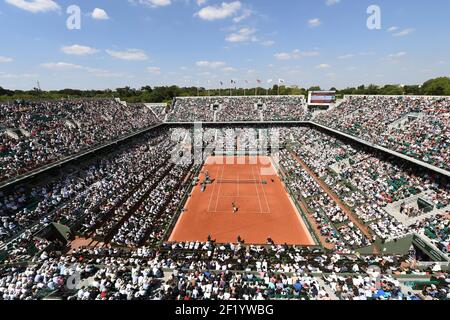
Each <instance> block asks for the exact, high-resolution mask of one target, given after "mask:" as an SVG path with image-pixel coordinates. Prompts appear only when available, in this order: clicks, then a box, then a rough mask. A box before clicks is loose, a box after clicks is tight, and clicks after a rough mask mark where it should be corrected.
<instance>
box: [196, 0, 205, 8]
mask: <svg viewBox="0 0 450 320" xmlns="http://www.w3.org/2000/svg"><path fill="white" fill-rule="evenodd" d="M195 2H196V3H197V5H198V6H199V7H201V6H202V5H204V4H205V3H206V2H208V0H196V1H195Z"/></svg>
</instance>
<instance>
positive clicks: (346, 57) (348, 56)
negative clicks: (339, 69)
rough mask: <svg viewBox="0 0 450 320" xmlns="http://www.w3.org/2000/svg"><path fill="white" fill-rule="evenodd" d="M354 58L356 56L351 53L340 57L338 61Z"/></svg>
mask: <svg viewBox="0 0 450 320" xmlns="http://www.w3.org/2000/svg"><path fill="white" fill-rule="evenodd" d="M353 57H355V55H354V54H353V53H349V54H344V55H342V56H339V57H338V59H340V60H344V59H350V58H353Z"/></svg>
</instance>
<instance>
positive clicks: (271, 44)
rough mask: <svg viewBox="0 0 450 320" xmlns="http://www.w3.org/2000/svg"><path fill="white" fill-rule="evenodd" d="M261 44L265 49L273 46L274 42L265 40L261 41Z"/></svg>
mask: <svg viewBox="0 0 450 320" xmlns="http://www.w3.org/2000/svg"><path fill="white" fill-rule="evenodd" d="M261 44H262V45H263V46H266V47H271V46H273V45H274V44H275V41H273V40H265V41H262V42H261Z"/></svg>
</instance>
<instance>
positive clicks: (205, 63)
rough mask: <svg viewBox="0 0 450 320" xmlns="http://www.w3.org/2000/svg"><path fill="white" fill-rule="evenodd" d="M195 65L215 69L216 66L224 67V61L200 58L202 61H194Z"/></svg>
mask: <svg viewBox="0 0 450 320" xmlns="http://www.w3.org/2000/svg"><path fill="white" fill-rule="evenodd" d="M196 65H197V66H198V67H204V68H211V69H217V68H222V67H225V65H226V63H225V62H223V61H207V60H202V61H197V62H196Z"/></svg>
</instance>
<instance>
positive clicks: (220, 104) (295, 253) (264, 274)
mask: <svg viewBox="0 0 450 320" xmlns="http://www.w3.org/2000/svg"><path fill="white" fill-rule="evenodd" d="M252 99H253V100H252ZM255 99H257V100H255ZM352 99H355V101H356V100H357V98H352ZM360 99H365V100H364V102H353V100H349V101H347V102H346V103H347V104H348V105H347V106H346V105H342V106H341V107H339V108H338V109H336V112H337V114H340V113H341V112H342V114H341V115H342V116H343V117H344V118H346V119H348V120H349V121H350V122H351V123H353V121H363V123H364V121H368V122H367V123H372V126H373V127H374V128H373V130H374V131H370V130H371V128H370V126H366V124H364V125H362V126H361V127H360V126H357V125H355V126H354V127H353V126H352V127H351V128H352V129H351V130H353V131H352V134H354V135H358V136H361V137H363V138H364V139H368V140H369V139H375V138H377V139H378V138H379V137H381V136H382V135H383V130H382V128H381V126H382V125H384V126H385V127H389V128H390V129H392V128H395V130H396V132H397V134H399V135H401V134H402V133H400V131H401V130H400V129H399V128H406V127H407V126H411V127H408V128H409V129H407V130H413V129H412V128H413V127H414V123H416V124H417V125H418V127H420V128H422V129H421V130H423V131H421V132H429V131H430V130H431V129H430V128H429V127H428V124H427V122H426V121H428V120H426V119H431V118H427V117H424V114H431V113H432V114H433V115H432V116H430V117H434V116H436V117H435V118H433V120H432V121H433V122H436V123H437V125H436V130H435V133H437V132H438V131H439V132H441V133H444V137H445V135H446V134H447V136H448V133H447V132H448V115H446V112H447V114H448V104H446V100H445V99H444V100H442V99H441V100H437V99H435V100H433V99H430V100H426V101H425V100H420V99H418V100H416V99H415V98H396V99H397V100H396V102H395V103H394V108H393V111H392V114H389V115H384V114H383V112H386V109H385V107H384V106H385V105H386V104H387V103H390V102H389V101H391V100H389V99H388V98H379V99H380V100H376V99H374V98H370V97H367V98H360ZM383 99H387V100H383ZM390 99H393V98H390ZM297 100H298V101H297ZM372 100H373V101H372ZM430 101H431V102H430ZM350 103H354V104H357V103H358V104H359V103H361V104H362V105H364V106H366V104H367V103H373V104H375V105H376V106H377V107H376V108H375V109H376V110H375V112H374V115H376V117H383V119H384V120H382V121H380V124H376V123H377V121H376V120H375V119H366V118H364V117H366V115H365V114H363V113H362V111H361V110H360V109H361V106H359V107H356V106H355V105H350ZM301 104H302V101H301V98H297V97H267V98H263V97H260V98H242V97H240V98H238V97H230V98H180V99H177V100H176V102H175V109H174V110H172V113H170V115H169V121H194V120H195V121H199V120H200V121H214V120H215V121H251V120H252V121H260V120H261V119H262V118H263V119H265V120H268V119H270V120H274V121H278V120H280V121H281V120H283V121H289V120H299V119H305V116H306V113H305V109H303V107H304V106H303V105H301ZM405 105H407V107H405ZM277 106H279V108H277ZM5 107H6V108H8V109H6V110H7V111H6V112H4V110H3V111H2V110H0V119H1V120H2V122H1V126H2V128H0V129H2V130H6V129H9V131H8V132H9V133H8V134H6V133H5V134H4V135H3V136H2V138H1V139H2V140H1V141H2V144H1V150H0V153H1V156H0V165H1V166H2V169H3V168H6V169H5V170H6V171H4V170H2V173H1V174H0V179H8V178H10V177H12V176H15V175H17V174H20V173H23V172H25V171H23V170H32V169H33V168H36V167H37V166H41V165H44V164H46V163H50V162H52V161H56V160H58V159H61V157H64V156H67V155H71V154H75V153H77V152H80V151H81V150H83V149H85V148H88V147H92V146H94V145H97V144H99V143H103V142H107V141H110V140H111V139H114V138H116V137H119V136H123V135H125V134H127V133H131V132H134V131H136V130H139V129H141V128H144V127H146V126H148V125H150V124H152V123H157V122H158V121H160V120H158V119H157V117H156V116H155V114H154V113H153V112H152V111H151V110H149V109H148V108H147V107H145V106H143V105H129V106H128V107H125V106H123V105H121V104H119V103H117V102H115V101H110V100H95V101H87V100H79V101H71V102H70V103H69V102H68V101H59V102H54V103H16V104H14V105H7V106H5ZM340 108H343V109H347V108H348V109H351V108H353V109H352V110H353V111H351V112H347V111H345V110H344V111H343V110H341V109H340ZM377 108H379V110H378V109H377ZM383 108H384V109H383ZM405 108H406V109H405ZM445 108H447V109H445ZM438 109H439V110H444V111H442V112H440V113H439V112H437V111H436V110H438ZM405 110H406V113H405ZM445 110H447V111H445ZM10 113H13V114H15V115H12V114H10ZM405 114H406V115H408V114H419V116H418V118H414V117H415V116H411V117H413V118H414V119H415V120H407V121H405V122H398V123H396V124H395V126H394V125H393V123H394V122H396V121H398V120H399V119H400V118H401V117H403V116H404V115H405ZM436 114H437V115H436ZM327 117H328V116H320V117H319V119H320V121H325V122H327V121H331V120H330V119H331V118H327ZM369 120H370V121H372V122H370V121H369ZM444 120H445V121H447V122H442V121H444ZM408 121H411V122H408ZM417 121H425V122H423V123H420V124H419V123H418V122H417ZM440 121H441V122H440ZM330 123H331V122H330ZM343 123H344V122H339V121H337V122H336V123H334V122H332V124H333V126H335V125H336V126H338V125H340V124H343ZM345 123H347V122H345ZM375 124H376V125H375ZM441 124H443V125H444V128H441ZM445 126H446V127H445ZM227 128H228V129H229V130H227ZM227 128H224V129H223V130H220V129H214V130H213V133H214V134H212V135H211V136H210V137H209V138H208V139H207V142H206V144H210V143H211V144H212V145H214V146H217V145H221V144H222V145H224V146H225V148H226V146H230V145H231V146H232V150H233V151H235V150H243V149H246V150H257V149H258V147H261V145H264V143H265V142H269V143H270V140H271V138H273V137H276V138H279V139H280V141H278V143H279V146H280V147H281V150H280V152H279V153H278V154H277V156H278V158H279V164H280V169H281V171H282V172H283V174H284V177H285V183H286V185H287V187H288V188H289V189H290V191H291V192H292V193H293V195H294V198H295V199H294V200H295V201H298V202H299V203H302V204H304V205H305V207H306V209H307V211H309V213H310V215H311V218H312V219H313V220H314V223H315V225H316V226H317V228H318V230H319V232H320V236H321V237H323V238H324V239H325V240H326V242H327V244H330V245H331V249H329V250H324V249H319V248H302V247H296V246H287V245H274V244H273V243H271V242H270V241H268V243H267V245H266V246H256V245H245V244H243V243H241V242H240V241H239V240H238V241H237V243H229V244H218V243H215V242H214V241H208V242H188V243H164V240H165V239H167V237H166V235H167V231H168V230H169V229H170V227H171V226H172V225H173V222H174V219H175V218H176V217H177V214H179V213H180V210H181V205H182V204H183V201H184V199H186V195H187V192H188V190H189V187H190V186H191V185H192V178H193V177H194V174H195V173H196V172H197V171H198V169H199V167H198V166H196V165H194V163H193V162H192V161H187V162H182V163H174V162H173V161H171V158H172V156H173V155H174V154H177V155H178V156H180V155H183V153H184V152H191V151H192V150H190V149H189V148H185V147H186V146H185V145H184V144H189V143H190V142H189V141H187V140H186V139H185V138H186V134H189V133H190V131H189V130H188V133H187V132H186V131H183V130H180V129H168V128H157V129H155V130H152V131H151V132H148V133H146V134H144V135H143V136H141V137H139V138H134V139H133V140H131V141H128V142H127V143H124V144H123V145H121V146H118V148H117V149H116V150H114V151H113V152H111V153H109V154H107V155H106V156H102V157H101V158H95V157H93V159H90V160H86V162H85V163H80V164H79V167H77V168H71V169H70V171H67V172H66V173H65V174H62V175H61V176H59V177H54V178H51V179H49V181H45V182H42V183H38V184H35V185H25V186H19V187H16V188H13V189H11V190H8V191H0V300H2V299H3V300H15V299H40V298H43V297H45V296H48V295H50V294H51V295H55V296H57V297H62V298H64V299H69V300H135V299H137V300H143V299H177V300H210V299H219V300H266V299H303V300H308V299H311V300H329V299H343V300H361V299H364V300H367V299H399V300H400V299H401V300H413V299H419V298H421V299H448V298H449V295H450V293H449V287H448V285H449V279H448V273H446V272H443V273H442V272H441V270H439V268H438V265H436V266H430V267H429V269H426V270H423V269H420V268H417V267H416V266H415V257H414V256H411V255H408V256H402V255H397V256H396V255H392V256H388V255H380V256H377V255H367V256H361V255H360V254H357V253H356V250H357V249H360V248H363V247H367V246H369V245H371V244H373V243H374V242H373V241H375V239H377V238H378V239H381V240H382V241H383V242H386V241H392V240H394V241H396V240H398V239H400V238H402V237H404V236H406V235H408V234H411V233H417V234H419V235H420V236H422V237H426V238H428V240H429V241H430V242H431V243H432V244H433V245H435V246H436V247H437V248H438V249H439V250H441V252H443V253H444V254H446V255H448V254H449V234H450V233H449V213H450V212H449V206H450V185H449V184H448V181H446V180H443V179H442V178H440V177H439V176H437V175H436V176H435V175H432V174H430V173H428V172H425V171H421V170H419V169H417V168H412V167H411V166H408V165H405V164H403V163H401V162H398V161H397V160H394V159H392V158H388V157H387V156H385V155H381V154H377V153H374V152H373V151H369V150H366V149H363V148H362V147H360V146H358V145H356V144H353V143H349V142H348V141H343V140H339V139H337V138H335V137H332V136H329V135H327V134H325V133H323V132H321V131H318V130H315V129H310V128H306V127H304V128H302V127H282V126H279V127H276V126H274V127H267V126H263V128H264V129H267V130H261V131H255V130H253V129H249V128H244V127H242V128H239V129H238V130H235V129H236V128H234V127H231V126H230V127H227ZM11 129H22V131H20V130H19V131H17V130H16V131H14V130H11ZM349 130H350V129H349ZM376 130H378V131H376ZM5 132H6V131H5ZM203 132H205V131H204V130H203ZM374 132H378V133H377V134H378V136H379V137H377V134H376V133H374ZM426 134H428V133H426ZM14 135H17V137H14ZM52 135H55V136H52ZM412 135H414V134H412ZM174 136H177V137H178V141H176V139H173V137H174ZM75 137H81V138H80V139H78V138H75ZM397 137H399V136H397ZM415 137H418V136H417V135H415ZM16 138H18V139H16ZM399 139H400V140H401V138H399ZM405 139H406V138H405ZM430 139H431V138H430ZM433 139H434V138H433ZM41 140H45V144H43V143H42V142H41ZM18 141H20V142H18ZM417 141H418V140H417ZM417 141H416V142H417ZM430 141H431V140H430ZM436 141H437V142H436ZM445 141H446V140H445V139H442V140H434V142H435V143H434V144H433V143H432V142H430V144H432V145H433V151H430V150H429V149H427V150H426V152H428V155H429V156H430V158H429V159H433V161H438V162H439V161H444V163H447V164H448V154H447V153H446V152H447V151H444V152H442V153H440V154H441V156H442V159H440V160H439V159H438V157H437V156H436V154H438V153H439V152H440V151H439V148H444V147H445V146H446V144H447V149H448V141H447V142H445ZM178 142H183V143H184V144H183V146H181V147H180V145H179V144H178ZM14 143H16V144H14ZM35 143H36V144H35ZM392 143H393V144H392V145H389V147H390V148H393V149H395V148H396V147H395V146H394V142H392ZM19 144H20V147H18V148H15V147H14V148H11V146H18V145H19ZM202 144H203V146H205V141H203V142H202ZM420 144H421V143H418V145H420ZM24 145H25V146H29V147H30V149H26V148H23V146H24ZM425 145H429V143H428V142H426V143H425ZM5 146H6V147H5ZM277 146H278V145H277ZM285 147H286V148H285ZM5 150H6V151H5ZM12 152H15V153H14V155H13V156H12ZM20 152H22V153H20ZM402 152H403V151H402ZM419 152H422V151H419ZM433 152H434V153H433ZM35 155H36V157H37V158H34V156H35ZM50 155H51V156H50ZM8 157H10V158H8ZM23 157H26V158H27V159H28V160H27V161H22V160H20V159H24V158H23ZM446 157H447V158H446ZM30 159H31V160H30ZM298 159H301V160H302V161H303V162H304V164H305V165H306V166H307V167H309V169H311V170H312V172H314V174H315V175H316V176H317V177H318V178H319V179H321V180H322V182H324V183H325V184H326V185H327V186H328V187H329V188H330V190H331V191H332V192H334V193H335V194H336V195H337V196H338V197H339V199H340V200H342V202H343V203H344V204H345V206H346V207H348V208H345V209H348V210H350V211H351V212H352V214H354V215H355V216H356V217H357V218H358V219H359V220H360V221H361V223H362V224H364V225H365V226H367V227H368V229H369V230H370V231H371V232H372V233H373V234H374V235H375V238H374V239H369V238H368V237H367V235H366V233H364V232H363V231H362V230H361V229H360V228H359V227H358V225H355V223H354V222H353V221H354V220H353V219H350V216H349V215H348V212H347V211H346V210H344V208H343V207H342V204H341V203H338V202H337V200H335V199H336V198H333V197H331V196H330V194H329V193H328V192H326V191H325V190H324V188H323V187H322V186H321V184H319V183H318V182H317V180H316V179H315V178H314V177H313V176H312V175H311V173H310V172H309V171H308V170H306V168H305V167H304V165H303V164H300V162H299V161H298ZM2 161H5V162H2ZM446 161H447V162H446ZM16 162H17V163H16ZM433 163H434V162H433ZM20 168H21V169H20ZM2 174H3V176H2ZM421 193H426V195H427V197H428V200H429V201H430V202H431V203H432V204H433V205H434V209H439V210H440V213H439V214H434V215H432V216H429V215H424V217H423V218H422V217H421V215H422V214H423V213H421V212H417V213H416V214H414V215H411V218H412V217H414V219H417V220H416V221H415V223H413V224H411V225H406V224H403V223H401V222H400V221H398V220H397V219H396V218H395V217H394V216H393V215H391V214H390V213H388V212H387V210H386V206H387V205H389V204H392V203H395V202H401V201H405V200H406V199H408V198H409V197H411V196H415V195H418V194H421ZM52 222H56V223H60V224H62V225H66V226H69V227H70V228H71V230H72V231H73V233H76V234H77V235H79V236H82V237H85V238H93V239H96V241H98V242H97V244H98V243H99V242H102V243H105V244H107V245H105V246H104V247H90V248H81V249H76V250H71V251H68V252H67V251H65V250H60V248H59V249H58V250H55V249H54V248H55V246H56V244H55V241H50V240H46V239H44V238H38V237H36V236H35V235H36V232H38V231H39V230H42V229H43V228H45V227H48V226H49V225H50V223H52ZM204 241H206V239H204ZM374 265H375V266H377V267H378V268H379V269H380V270H381V271H380V272H381V275H374V274H373V273H372V272H371V271H370V268H369V267H370V266H374ZM431 274H433V276H432V278H431V280H430V281H429V282H427V284H426V285H425V286H423V288H420V290H418V289H415V290H414V292H412V291H413V290H411V291H409V290H406V291H405V287H404V285H403V284H402V283H401V282H400V281H399V279H397V276H398V275H414V276H428V277H429V276H430V275H431ZM74 277H75V278H76V279H78V278H79V279H80V280H81V282H80V283H78V286H77V287H76V289H74V288H71V287H70V286H68V283H69V282H70V281H72V280H73V279H74ZM433 277H436V278H433Z"/></svg>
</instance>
